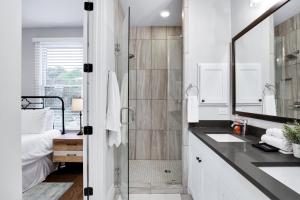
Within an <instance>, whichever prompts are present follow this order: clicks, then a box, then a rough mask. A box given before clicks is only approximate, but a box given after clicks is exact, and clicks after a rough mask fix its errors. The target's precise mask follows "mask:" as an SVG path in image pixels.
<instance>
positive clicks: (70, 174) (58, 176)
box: [45, 164, 83, 200]
mask: <svg viewBox="0 0 300 200" xmlns="http://www.w3.org/2000/svg"><path fill="white" fill-rule="evenodd" d="M45 182H73V185H72V186H71V187H70V189H69V190H67V191H66V193H65V194H64V195H63V196H62V197H61V198H60V199H59V200H82V199H83V189H82V188H83V174H82V164H69V165H66V167H64V168H61V169H59V170H58V171H56V172H54V173H52V174H50V175H49V176H48V177H47V179H46V180H45Z"/></svg>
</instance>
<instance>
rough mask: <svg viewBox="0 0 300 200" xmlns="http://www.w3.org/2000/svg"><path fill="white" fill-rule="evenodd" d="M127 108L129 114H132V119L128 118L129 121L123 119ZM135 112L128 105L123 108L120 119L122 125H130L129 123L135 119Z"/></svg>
mask: <svg viewBox="0 0 300 200" xmlns="http://www.w3.org/2000/svg"><path fill="white" fill-rule="evenodd" d="M125 110H128V116H131V120H130V121H129V120H127V122H124V121H123V111H125ZM130 112H132V113H133V114H132V115H130ZM134 113H135V112H134V110H133V109H131V108H126V107H123V108H121V111H120V121H121V124H122V125H129V124H131V123H132V122H133V121H134V120H135V118H134Z"/></svg>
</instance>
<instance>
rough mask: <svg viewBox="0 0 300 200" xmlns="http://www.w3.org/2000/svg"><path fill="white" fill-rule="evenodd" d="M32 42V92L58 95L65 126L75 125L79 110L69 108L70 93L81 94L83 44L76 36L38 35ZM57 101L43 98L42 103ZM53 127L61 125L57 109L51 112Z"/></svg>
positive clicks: (68, 127) (47, 103)
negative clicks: (33, 72) (61, 103)
mask: <svg viewBox="0 0 300 200" xmlns="http://www.w3.org/2000/svg"><path fill="white" fill-rule="evenodd" d="M34 42H35V69H36V74H35V82H36V95H43V96H60V97H62V98H63V99H64V102H65V128H66V130H78V129H79V113H74V112H72V111H71V102H72V98H74V97H82V85H83V72H82V65H83V44H82V41H81V40H79V39H76V40H75V39H67V38H66V39H57V40H56V39H51V40H46V39H38V40H36V41H34ZM59 103H60V102H57V101H55V102H54V101H51V100H49V101H47V102H46V107H59V105H60V104H59ZM54 125H55V128H61V112H60V111H57V112H56V114H55V123H54Z"/></svg>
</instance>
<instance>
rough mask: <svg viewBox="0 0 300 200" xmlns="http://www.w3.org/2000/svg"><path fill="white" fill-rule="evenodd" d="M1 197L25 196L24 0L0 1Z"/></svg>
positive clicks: (14, 199)
mask: <svg viewBox="0 0 300 200" xmlns="http://www.w3.org/2000/svg"><path fill="white" fill-rule="evenodd" d="M0 27H1V30H0V44H1V45H0V69H1V73H0V94H1V98H0V126H1V139H0V160H1V166H0V199H13V200H21V199H22V174H21V135H20V132H21V127H20V123H21V122H20V121H21V117H20V115H21V114H20V107H21V105H20V96H21V1H19V0H10V1H0Z"/></svg>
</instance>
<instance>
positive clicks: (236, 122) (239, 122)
mask: <svg viewBox="0 0 300 200" xmlns="http://www.w3.org/2000/svg"><path fill="white" fill-rule="evenodd" d="M247 123H248V120H245V119H235V120H234V122H233V123H232V125H231V128H233V127H234V126H236V125H240V126H243V132H242V135H243V137H245V136H246V130H247Z"/></svg>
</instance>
